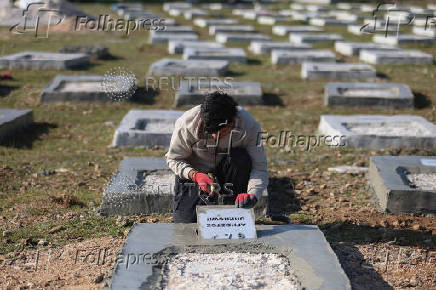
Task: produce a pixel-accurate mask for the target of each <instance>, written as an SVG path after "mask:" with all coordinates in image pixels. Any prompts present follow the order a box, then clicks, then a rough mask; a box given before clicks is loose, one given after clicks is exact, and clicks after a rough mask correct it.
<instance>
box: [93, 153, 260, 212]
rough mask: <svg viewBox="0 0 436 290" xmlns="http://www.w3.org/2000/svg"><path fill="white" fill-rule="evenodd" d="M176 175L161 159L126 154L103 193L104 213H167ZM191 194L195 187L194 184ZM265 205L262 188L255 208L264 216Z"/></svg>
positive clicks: (170, 209) (172, 197) (170, 203)
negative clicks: (127, 155)
mask: <svg viewBox="0 0 436 290" xmlns="http://www.w3.org/2000/svg"><path fill="white" fill-rule="evenodd" d="M174 184H175V175H174V173H173V172H172V171H171V170H170V169H169V168H168V166H167V164H166V160H165V159H164V158H138V157H126V158H124V160H123V161H122V162H121V164H120V166H119V168H118V171H117V172H116V173H115V175H114V177H113V178H112V180H111V181H110V182H109V184H108V186H107V187H106V188H105V190H104V192H103V198H102V203H101V207H100V214H101V215H103V216H114V215H134V214H150V213H170V212H172V211H173V205H174ZM192 190H193V193H194V194H197V190H198V188H197V187H195V185H194V184H193V187H192ZM267 205H268V192H267V191H266V190H265V191H264V192H263V193H262V197H261V198H260V200H259V201H258V202H257V204H256V206H255V207H254V212H255V215H256V217H257V218H261V217H264V216H265V214H266V211H267Z"/></svg>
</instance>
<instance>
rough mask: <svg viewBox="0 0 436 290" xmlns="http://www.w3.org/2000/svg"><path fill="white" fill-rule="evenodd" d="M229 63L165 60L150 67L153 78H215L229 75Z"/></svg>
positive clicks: (220, 61)
mask: <svg viewBox="0 0 436 290" xmlns="http://www.w3.org/2000/svg"><path fill="white" fill-rule="evenodd" d="M228 68H229V62H228V61H223V60H184V59H172V58H164V59H161V60H159V61H157V62H155V63H153V64H152V65H151V66H150V69H149V74H150V75H153V76H200V77H208V76H209V77H215V76H223V75H225V74H227V71H228Z"/></svg>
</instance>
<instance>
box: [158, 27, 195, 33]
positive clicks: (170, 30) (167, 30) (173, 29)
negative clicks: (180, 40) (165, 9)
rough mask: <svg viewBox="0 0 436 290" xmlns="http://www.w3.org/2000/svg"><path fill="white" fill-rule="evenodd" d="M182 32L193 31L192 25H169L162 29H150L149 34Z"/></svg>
mask: <svg viewBox="0 0 436 290" xmlns="http://www.w3.org/2000/svg"><path fill="white" fill-rule="evenodd" d="M166 33H169V34H177V33H180V34H184V33H194V29H193V28H192V26H170V27H165V29H163V30H152V31H150V34H151V35H159V34H166Z"/></svg>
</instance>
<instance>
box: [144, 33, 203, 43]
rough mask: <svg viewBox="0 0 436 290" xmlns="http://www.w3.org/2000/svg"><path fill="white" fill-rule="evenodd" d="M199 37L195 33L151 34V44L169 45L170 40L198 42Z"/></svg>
mask: <svg viewBox="0 0 436 290" xmlns="http://www.w3.org/2000/svg"><path fill="white" fill-rule="evenodd" d="M197 39H198V35H197V33H195V32H189V33H188V32H184V33H157V34H150V37H149V40H148V42H149V43H168V42H169V41H170V40H180V41H184V40H188V41H193V40H197Z"/></svg>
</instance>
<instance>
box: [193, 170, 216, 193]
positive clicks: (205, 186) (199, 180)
mask: <svg viewBox="0 0 436 290" xmlns="http://www.w3.org/2000/svg"><path fill="white" fill-rule="evenodd" d="M193 179H194V182H195V183H196V184H198V185H199V186H200V189H201V190H202V191H204V192H205V193H207V194H210V189H209V185H210V186H213V180H212V179H210V177H209V176H208V175H207V174H204V173H201V172H196V173H195V174H194V176H193Z"/></svg>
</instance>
